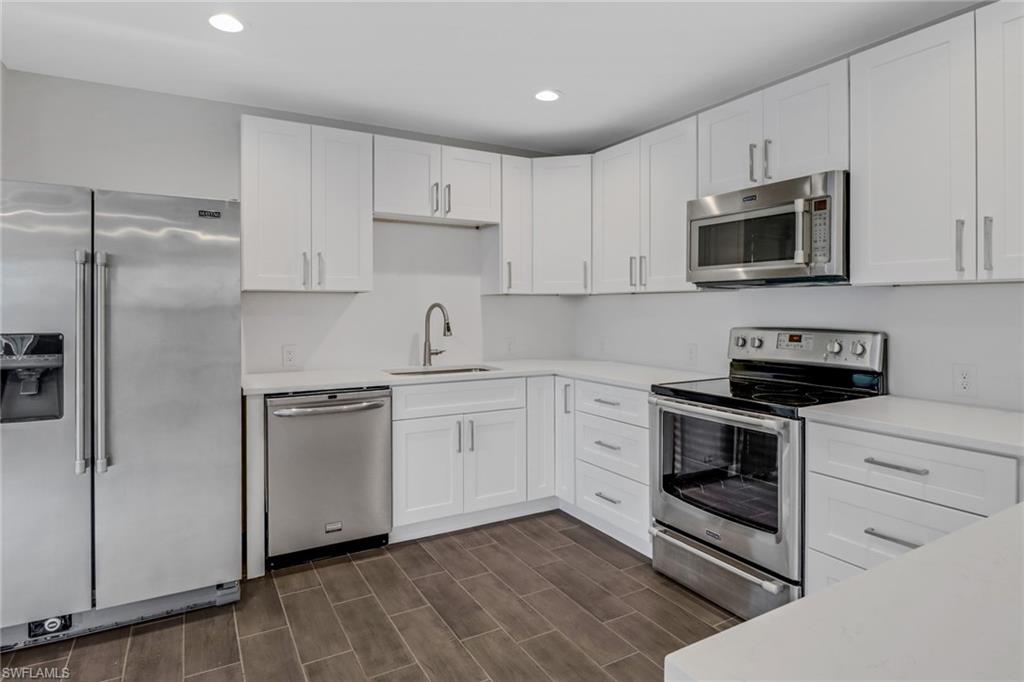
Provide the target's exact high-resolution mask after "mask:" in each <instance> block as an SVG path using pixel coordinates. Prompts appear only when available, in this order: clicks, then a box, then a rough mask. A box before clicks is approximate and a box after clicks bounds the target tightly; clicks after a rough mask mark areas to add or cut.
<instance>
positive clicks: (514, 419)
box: [462, 410, 526, 512]
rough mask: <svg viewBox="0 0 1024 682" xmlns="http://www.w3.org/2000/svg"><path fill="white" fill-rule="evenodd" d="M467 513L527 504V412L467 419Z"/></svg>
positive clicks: (481, 414) (515, 411)
mask: <svg viewBox="0 0 1024 682" xmlns="http://www.w3.org/2000/svg"><path fill="white" fill-rule="evenodd" d="M462 428H463V449H464V450H465V452H464V454H463V493H464V498H463V511H467V512H473V511H480V510H481V509H490V508H492V507H501V506H504V505H506V504H515V503H516V502H525V501H526V410H505V411H502V412H481V413H478V414H467V415H466V416H465V417H463V427H462Z"/></svg>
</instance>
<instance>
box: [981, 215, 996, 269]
mask: <svg viewBox="0 0 1024 682" xmlns="http://www.w3.org/2000/svg"><path fill="white" fill-rule="evenodd" d="M993 222H994V220H993V218H992V216H990V215H987V216H985V218H984V220H983V221H982V224H983V225H984V228H983V229H984V239H985V243H984V251H985V269H986V270H988V271H989V272H992V223H993Z"/></svg>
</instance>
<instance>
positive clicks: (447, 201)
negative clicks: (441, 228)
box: [444, 184, 452, 215]
mask: <svg viewBox="0 0 1024 682" xmlns="http://www.w3.org/2000/svg"><path fill="white" fill-rule="evenodd" d="M451 212H452V186H451V185H450V184H448V185H445V186H444V214H445V215H448V214H449V213H451Z"/></svg>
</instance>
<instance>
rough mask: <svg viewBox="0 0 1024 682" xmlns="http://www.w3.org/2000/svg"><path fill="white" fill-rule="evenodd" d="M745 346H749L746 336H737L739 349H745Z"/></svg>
mask: <svg viewBox="0 0 1024 682" xmlns="http://www.w3.org/2000/svg"><path fill="white" fill-rule="evenodd" d="M745 345H747V337H745V336H737V337H736V347H737V348H743V347H744V346H745Z"/></svg>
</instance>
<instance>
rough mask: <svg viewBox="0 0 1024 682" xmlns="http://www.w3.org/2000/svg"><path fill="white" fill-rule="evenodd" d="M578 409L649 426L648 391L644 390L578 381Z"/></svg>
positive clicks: (635, 424) (645, 426) (628, 422)
mask: <svg viewBox="0 0 1024 682" xmlns="http://www.w3.org/2000/svg"><path fill="white" fill-rule="evenodd" d="M576 410H577V411H578V412H587V413H589V414H596V415H597V416H599V417H607V418H608V419H614V420H616V421H620V422H626V423H627V424H633V425H634V426H642V427H644V428H647V422H648V406H647V393H646V392H644V391H637V390H634V389H631V388H619V387H617V386H608V385H606V384H595V383H592V382H590V381H577V382H576Z"/></svg>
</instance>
